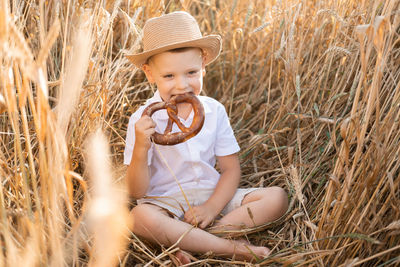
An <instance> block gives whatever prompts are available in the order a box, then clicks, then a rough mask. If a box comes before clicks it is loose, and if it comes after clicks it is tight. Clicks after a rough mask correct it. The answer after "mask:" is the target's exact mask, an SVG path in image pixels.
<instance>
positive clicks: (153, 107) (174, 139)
mask: <svg viewBox="0 0 400 267" xmlns="http://www.w3.org/2000/svg"><path fill="white" fill-rule="evenodd" d="M183 102H187V103H190V104H191V105H192V107H193V111H194V116H193V121H192V124H191V125H190V127H189V128H187V127H185V125H183V123H182V122H181V121H180V119H179V118H178V108H177V106H176V105H177V104H178V103H183ZM161 109H166V110H167V113H168V117H169V118H168V123H167V127H166V128H165V131H164V134H160V133H157V132H155V133H154V134H153V136H152V137H153V142H154V143H156V144H159V145H168V146H172V145H176V144H179V143H182V142H185V141H186V140H188V139H190V138H192V137H193V136H195V135H196V134H198V133H199V132H200V130H201V128H202V127H203V124H204V108H203V105H202V104H201V102H200V100H199V99H197V97H196V96H195V95H194V94H193V93H185V94H180V95H174V96H172V97H171V99H170V100H169V102H156V103H152V104H150V105H149V106H147V107H146V108H145V109H144V111H143V113H142V116H144V115H147V116H149V117H151V115H153V113H154V112H156V111H158V110H161ZM174 123H176V125H177V126H178V127H179V129H180V130H181V131H182V132H177V133H171V131H172V125H173V124H174Z"/></svg>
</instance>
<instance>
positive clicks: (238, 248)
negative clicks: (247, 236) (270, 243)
mask: <svg viewBox="0 0 400 267" xmlns="http://www.w3.org/2000/svg"><path fill="white" fill-rule="evenodd" d="M234 246H235V256H234V257H235V259H238V260H250V261H257V260H261V259H264V258H266V257H268V256H269V254H270V253H271V251H270V250H269V249H268V248H267V247H262V246H254V245H252V244H250V243H249V242H248V241H247V240H244V239H240V240H235V241H234Z"/></svg>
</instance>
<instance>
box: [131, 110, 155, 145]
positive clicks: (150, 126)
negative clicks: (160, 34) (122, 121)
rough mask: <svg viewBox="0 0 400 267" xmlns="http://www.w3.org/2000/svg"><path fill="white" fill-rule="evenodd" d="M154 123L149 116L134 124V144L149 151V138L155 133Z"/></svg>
mask: <svg viewBox="0 0 400 267" xmlns="http://www.w3.org/2000/svg"><path fill="white" fill-rule="evenodd" d="M155 127H156V123H155V122H154V121H153V119H152V118H150V117H149V116H143V117H141V118H140V119H139V120H138V121H137V122H136V123H135V136H136V140H135V144H136V145H138V147H143V148H145V149H146V150H149V148H150V146H151V140H150V136H151V135H152V134H153V133H154V132H155Z"/></svg>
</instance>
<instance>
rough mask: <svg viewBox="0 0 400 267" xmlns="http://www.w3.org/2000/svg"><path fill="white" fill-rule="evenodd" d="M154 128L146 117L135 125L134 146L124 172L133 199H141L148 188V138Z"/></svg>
mask: <svg viewBox="0 0 400 267" xmlns="http://www.w3.org/2000/svg"><path fill="white" fill-rule="evenodd" d="M154 127H155V123H154V121H153V120H152V119H151V118H150V117H148V116H144V117H142V118H140V119H139V120H138V121H137V122H136V124H135V146H134V148H133V152H132V159H131V162H130V164H129V166H128V169H127V172H126V183H127V186H128V193H129V195H131V196H132V197H134V198H142V197H143V196H144V195H145V194H146V192H147V188H148V187H149V183H150V176H149V168H148V162H147V153H148V151H149V149H150V146H151V141H150V136H151V135H152V134H153V133H154V132H155V130H154Z"/></svg>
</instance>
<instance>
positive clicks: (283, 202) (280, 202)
mask: <svg viewBox="0 0 400 267" xmlns="http://www.w3.org/2000/svg"><path fill="white" fill-rule="evenodd" d="M271 190H272V192H273V195H274V202H275V203H276V207H277V208H278V209H279V210H280V213H281V216H282V215H283V214H285V213H286V211H287V210H288V207H289V198H288V194H287V193H286V191H285V189H283V188H282V187H279V186H274V187H271Z"/></svg>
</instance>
